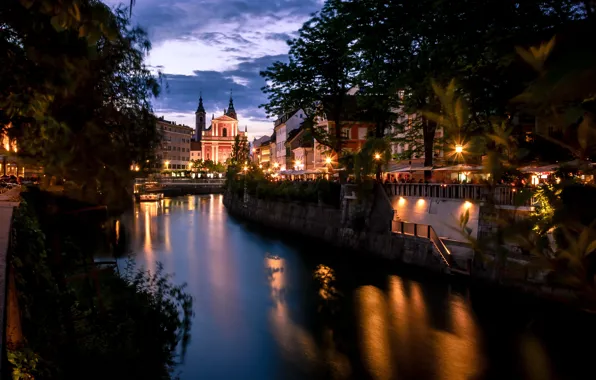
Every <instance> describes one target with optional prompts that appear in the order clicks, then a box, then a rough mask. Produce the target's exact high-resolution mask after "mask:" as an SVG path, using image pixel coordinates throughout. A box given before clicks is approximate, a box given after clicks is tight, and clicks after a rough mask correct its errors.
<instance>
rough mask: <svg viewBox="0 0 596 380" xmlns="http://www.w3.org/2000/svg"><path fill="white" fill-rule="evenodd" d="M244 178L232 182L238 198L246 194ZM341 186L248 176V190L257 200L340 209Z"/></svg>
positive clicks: (320, 181) (233, 191) (321, 182)
mask: <svg viewBox="0 0 596 380" xmlns="http://www.w3.org/2000/svg"><path fill="white" fill-rule="evenodd" d="M244 181H245V179H244V177H242V178H240V179H239V180H237V181H230V189H231V190H232V193H233V194H235V195H236V196H242V195H243V194H244ZM340 189H341V185H340V184H338V183H334V182H329V181H327V180H317V181H308V182H306V181H305V182H303V181H301V182H293V181H282V182H272V181H269V180H267V179H265V178H263V177H255V176H250V175H248V176H247V178H246V190H247V192H248V194H249V195H250V196H252V197H255V198H257V199H264V200H274V201H288V202H306V203H318V202H319V200H320V201H321V202H322V203H323V204H326V205H329V206H333V207H339V197H340Z"/></svg>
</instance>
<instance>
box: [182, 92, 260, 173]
mask: <svg viewBox="0 0 596 380" xmlns="http://www.w3.org/2000/svg"><path fill="white" fill-rule="evenodd" d="M195 116H196V117H195V122H196V129H195V139H194V140H195V142H197V143H200V149H198V147H199V145H197V144H195V145H194V146H193V147H194V148H193V149H198V150H193V151H192V153H193V156H192V157H195V159H200V160H205V161H207V160H212V161H214V162H215V163H222V164H225V163H226V161H227V160H228V158H229V157H230V155H231V154H232V147H233V146H234V140H235V138H236V136H240V138H243V139H247V138H248V137H247V130H246V127H245V128H244V131H239V130H238V115H237V114H236V110H235V109H234V100H233V99H232V96H231V95H230V103H229V106H228V109H227V110H225V109H224V114H223V115H222V116H219V117H217V118H215V117H214V116H215V115H213V116H212V117H211V125H210V126H209V128H207V127H206V121H205V117H206V112H205V107H204V106H203V96H202V95H201V96H200V97H199V106H198V107H197V112H196V113H195Z"/></svg>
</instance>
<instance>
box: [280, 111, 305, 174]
mask: <svg viewBox="0 0 596 380" xmlns="http://www.w3.org/2000/svg"><path fill="white" fill-rule="evenodd" d="M305 118H306V116H305V114H304V111H302V110H301V109H300V110H297V111H294V112H290V113H287V114H285V115H283V116H281V117H280V118H278V119H277V120H275V123H274V127H273V130H274V132H275V133H274V134H275V156H274V157H275V158H274V159H273V158H272V161H275V162H277V164H278V166H279V168H280V169H281V170H286V169H290V167H289V166H288V162H289V161H291V154H292V152H291V150H289V149H286V141H287V139H288V136H289V134H290V132H292V131H293V130H295V129H298V128H300V126H301V125H302V123H303V122H304V120H305ZM272 157H273V156H272Z"/></svg>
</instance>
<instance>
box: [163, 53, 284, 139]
mask: <svg viewBox="0 0 596 380" xmlns="http://www.w3.org/2000/svg"><path fill="white" fill-rule="evenodd" d="M287 59H288V57H287V55H285V54H282V55H272V56H264V57H259V58H254V59H249V58H243V59H242V62H241V63H239V64H238V65H236V66H235V67H233V68H232V69H230V70H225V71H215V70H195V71H194V72H193V74H192V75H181V74H167V73H166V74H164V76H165V83H164V84H167V88H165V87H166V86H163V87H164V88H163V91H162V94H161V95H160V96H159V97H158V98H157V99H155V101H154V108H155V110H156V113H157V114H159V115H162V114H163V115H164V116H166V117H174V116H175V115H177V114H180V115H184V116H183V117H174V118H173V120H175V121H177V122H180V123H185V124H187V125H188V124H189V123H190V122H192V124H191V126H192V127H194V121H193V120H194V116H193V117H192V118H189V117H190V116H189V115H191V116H192V115H194V111H195V110H196V108H197V105H198V101H199V94H200V93H202V95H203V103H204V105H205V110H206V111H207V115H208V116H210V115H212V114H215V116H216V117H217V116H219V115H221V114H222V113H223V109H224V108H227V107H228V100H229V96H230V90H232V94H233V98H234V108H235V109H236V111H237V112H238V114H239V119H240V120H239V121H240V125H241V126H244V125H248V127H249V131H251V135H252V133H253V130H254V127H255V126H257V127H258V128H257V132H258V133H262V134H263V133H271V132H270V131H268V132H267V131H265V130H263V128H264V126H265V125H269V129H271V128H272V120H270V119H267V117H266V115H265V112H264V110H262V109H260V108H258V106H259V105H260V104H262V103H264V102H265V101H266V100H267V99H266V97H265V95H264V94H263V93H262V92H261V87H263V86H264V84H265V81H264V80H263V78H261V76H260V75H259V72H260V71H261V70H263V69H264V68H266V67H267V66H269V65H271V64H272V63H273V62H275V61H287ZM189 120H190V121H189Z"/></svg>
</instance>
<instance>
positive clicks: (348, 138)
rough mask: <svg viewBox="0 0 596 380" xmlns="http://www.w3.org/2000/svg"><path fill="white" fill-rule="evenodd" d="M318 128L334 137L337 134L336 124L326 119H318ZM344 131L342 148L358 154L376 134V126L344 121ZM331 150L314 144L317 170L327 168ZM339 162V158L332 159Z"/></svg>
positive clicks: (369, 123)
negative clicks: (369, 138) (372, 134)
mask: <svg viewBox="0 0 596 380" xmlns="http://www.w3.org/2000/svg"><path fill="white" fill-rule="evenodd" d="M316 128H321V129H323V130H324V131H325V132H326V133H328V134H331V135H333V134H334V133H335V122H333V121H330V120H327V119H325V118H319V119H317V124H316ZM341 129H342V147H343V150H345V151H348V152H357V151H358V150H360V148H362V145H364V143H365V142H366V139H367V138H368V136H369V133H374V129H375V124H374V123H372V122H368V121H343V122H342V123H341ZM330 152H331V149H330V148H329V147H326V146H324V145H322V144H320V143H319V142H318V141H315V142H314V152H313V154H314V164H315V168H317V169H319V168H325V167H326V166H327V163H326V159H327V157H329V156H330ZM332 159H333V161H335V162H337V157H333V158H332Z"/></svg>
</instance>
